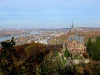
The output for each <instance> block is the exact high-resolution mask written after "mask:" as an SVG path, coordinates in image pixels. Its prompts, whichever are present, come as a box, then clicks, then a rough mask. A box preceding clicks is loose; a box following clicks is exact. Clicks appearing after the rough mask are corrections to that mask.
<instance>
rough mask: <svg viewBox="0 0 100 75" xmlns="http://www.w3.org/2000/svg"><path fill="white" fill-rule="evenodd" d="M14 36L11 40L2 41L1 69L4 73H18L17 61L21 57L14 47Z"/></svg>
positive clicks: (9, 74) (11, 74) (10, 74)
mask: <svg viewBox="0 0 100 75" xmlns="http://www.w3.org/2000/svg"><path fill="white" fill-rule="evenodd" d="M14 45H15V42H14V37H12V38H11V40H7V41H3V42H1V52H0V70H1V72H2V74H4V75H16V74H17V71H16V67H15V61H16V60H17V59H16V58H18V57H19V55H18V52H17V51H16V50H15V49H14Z"/></svg>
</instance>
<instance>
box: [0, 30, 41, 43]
mask: <svg viewBox="0 0 100 75" xmlns="http://www.w3.org/2000/svg"><path fill="white" fill-rule="evenodd" d="M31 34H40V33H39V32H36V31H35V32H31ZM28 35H29V34H25V35H18V36H4V37H0V42H2V41H5V40H9V39H11V38H12V37H14V38H18V37H22V36H28Z"/></svg>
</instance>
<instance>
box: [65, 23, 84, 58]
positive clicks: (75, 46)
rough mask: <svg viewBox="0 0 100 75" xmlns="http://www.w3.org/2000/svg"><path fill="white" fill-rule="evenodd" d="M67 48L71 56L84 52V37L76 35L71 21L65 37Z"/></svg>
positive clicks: (77, 55)
mask: <svg viewBox="0 0 100 75" xmlns="http://www.w3.org/2000/svg"><path fill="white" fill-rule="evenodd" d="M67 48H68V51H69V52H70V53H71V55H72V57H75V56H76V57H80V55H81V54H82V53H85V46H84V38H83V37H82V36H79V35H78V32H77V31H76V29H75V28H74V26H73V23H72V27H71V29H70V31H69V36H68V39H67Z"/></svg>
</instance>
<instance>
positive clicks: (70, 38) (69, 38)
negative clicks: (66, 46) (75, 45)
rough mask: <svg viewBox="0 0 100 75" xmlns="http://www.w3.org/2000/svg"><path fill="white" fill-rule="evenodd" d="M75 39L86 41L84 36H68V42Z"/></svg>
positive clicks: (81, 41)
mask: <svg viewBox="0 0 100 75" xmlns="http://www.w3.org/2000/svg"><path fill="white" fill-rule="evenodd" d="M73 40H76V41H77V42H79V43H84V38H83V37H79V36H78V35H70V36H69V37H68V40H67V41H68V42H71V41H73Z"/></svg>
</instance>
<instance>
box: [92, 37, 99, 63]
mask: <svg viewBox="0 0 100 75" xmlns="http://www.w3.org/2000/svg"><path fill="white" fill-rule="evenodd" d="M92 58H93V60H97V61H99V60H100V36H99V37H96V41H95V43H94V52H93V55H92Z"/></svg>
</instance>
